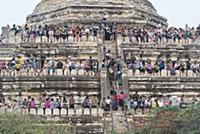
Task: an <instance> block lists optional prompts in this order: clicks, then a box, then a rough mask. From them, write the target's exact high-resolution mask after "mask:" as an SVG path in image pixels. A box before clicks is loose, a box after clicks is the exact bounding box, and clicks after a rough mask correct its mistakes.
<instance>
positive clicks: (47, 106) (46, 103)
mask: <svg viewBox="0 0 200 134" xmlns="http://www.w3.org/2000/svg"><path fill="white" fill-rule="evenodd" d="M45 108H46V109H48V108H50V102H49V98H47V99H46V101H45Z"/></svg>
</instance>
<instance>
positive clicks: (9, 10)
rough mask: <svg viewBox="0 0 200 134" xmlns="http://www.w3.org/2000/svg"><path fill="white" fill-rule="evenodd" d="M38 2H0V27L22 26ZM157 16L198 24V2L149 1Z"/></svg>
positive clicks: (180, 23) (171, 21)
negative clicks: (14, 24)
mask: <svg viewBox="0 0 200 134" xmlns="http://www.w3.org/2000/svg"><path fill="white" fill-rule="evenodd" d="M39 1H40V0H0V2H1V4H0V26H2V25H6V24H13V23H16V24H24V23H25V17H26V16H27V14H30V13H31V12H32V10H33V8H34V7H35V5H36V4H37V3H38V2H39ZM150 1H151V2H152V3H153V5H154V6H155V7H156V9H157V11H158V12H159V14H161V15H163V16H165V17H167V18H168V22H169V25H170V26H181V27H183V26H184V25H185V24H189V25H190V26H197V25H198V24H200V8H199V5H200V0H150Z"/></svg>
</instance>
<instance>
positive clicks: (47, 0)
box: [27, 0, 167, 27]
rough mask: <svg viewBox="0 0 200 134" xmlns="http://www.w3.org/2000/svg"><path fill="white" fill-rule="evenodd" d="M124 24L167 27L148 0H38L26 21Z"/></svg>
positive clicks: (163, 19) (33, 22) (38, 22)
mask: <svg viewBox="0 0 200 134" xmlns="http://www.w3.org/2000/svg"><path fill="white" fill-rule="evenodd" d="M104 17H105V18H106V19H107V22H115V23H116V24H125V25H135V24H137V25H141V26H143V25H147V26H151V27H155V26H158V25H163V26H167V19H166V18H164V17H162V16H160V15H159V14H158V13H157V11H156V9H155V8H154V7H153V5H152V4H151V2H149V1H148V0H42V1H41V2H40V3H39V4H38V5H37V6H36V8H35V9H34V11H33V13H32V14H30V15H29V16H28V17H27V23H28V24H57V23H64V22H65V23H69V24H79V23H80V24H93V23H98V22H99V21H100V20H101V19H102V18H104Z"/></svg>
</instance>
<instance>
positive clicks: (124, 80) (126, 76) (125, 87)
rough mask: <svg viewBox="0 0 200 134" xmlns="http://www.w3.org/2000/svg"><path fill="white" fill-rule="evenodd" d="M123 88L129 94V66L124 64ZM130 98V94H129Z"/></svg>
mask: <svg viewBox="0 0 200 134" xmlns="http://www.w3.org/2000/svg"><path fill="white" fill-rule="evenodd" d="M122 83H123V84H122V88H123V90H124V93H126V94H127V95H128V94H129V87H128V74H127V67H126V66H124V67H123V69H122ZM128 98H129V96H128Z"/></svg>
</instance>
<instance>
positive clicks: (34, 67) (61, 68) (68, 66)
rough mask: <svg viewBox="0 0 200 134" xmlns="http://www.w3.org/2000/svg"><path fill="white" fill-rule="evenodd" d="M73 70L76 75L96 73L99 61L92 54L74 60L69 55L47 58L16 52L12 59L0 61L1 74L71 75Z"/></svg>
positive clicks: (42, 55)
mask: <svg viewBox="0 0 200 134" xmlns="http://www.w3.org/2000/svg"><path fill="white" fill-rule="evenodd" d="M73 71H75V74H76V75H78V74H83V75H85V74H86V75H90V74H94V75H98V72H99V62H98V60H96V59H94V58H93V57H92V56H90V57H89V58H88V59H84V60H78V59H77V60H76V59H74V58H73V57H71V56H68V57H67V58H66V59H59V58H54V57H51V58H50V59H47V58H46V56H45V55H44V54H41V55H40V56H38V57H36V56H33V57H24V56H23V55H20V54H16V55H14V56H13V58H12V60H10V61H1V62H0V74H1V75H15V74H17V75H28V76H30V75H66V74H68V75H71V74H72V72H73Z"/></svg>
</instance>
